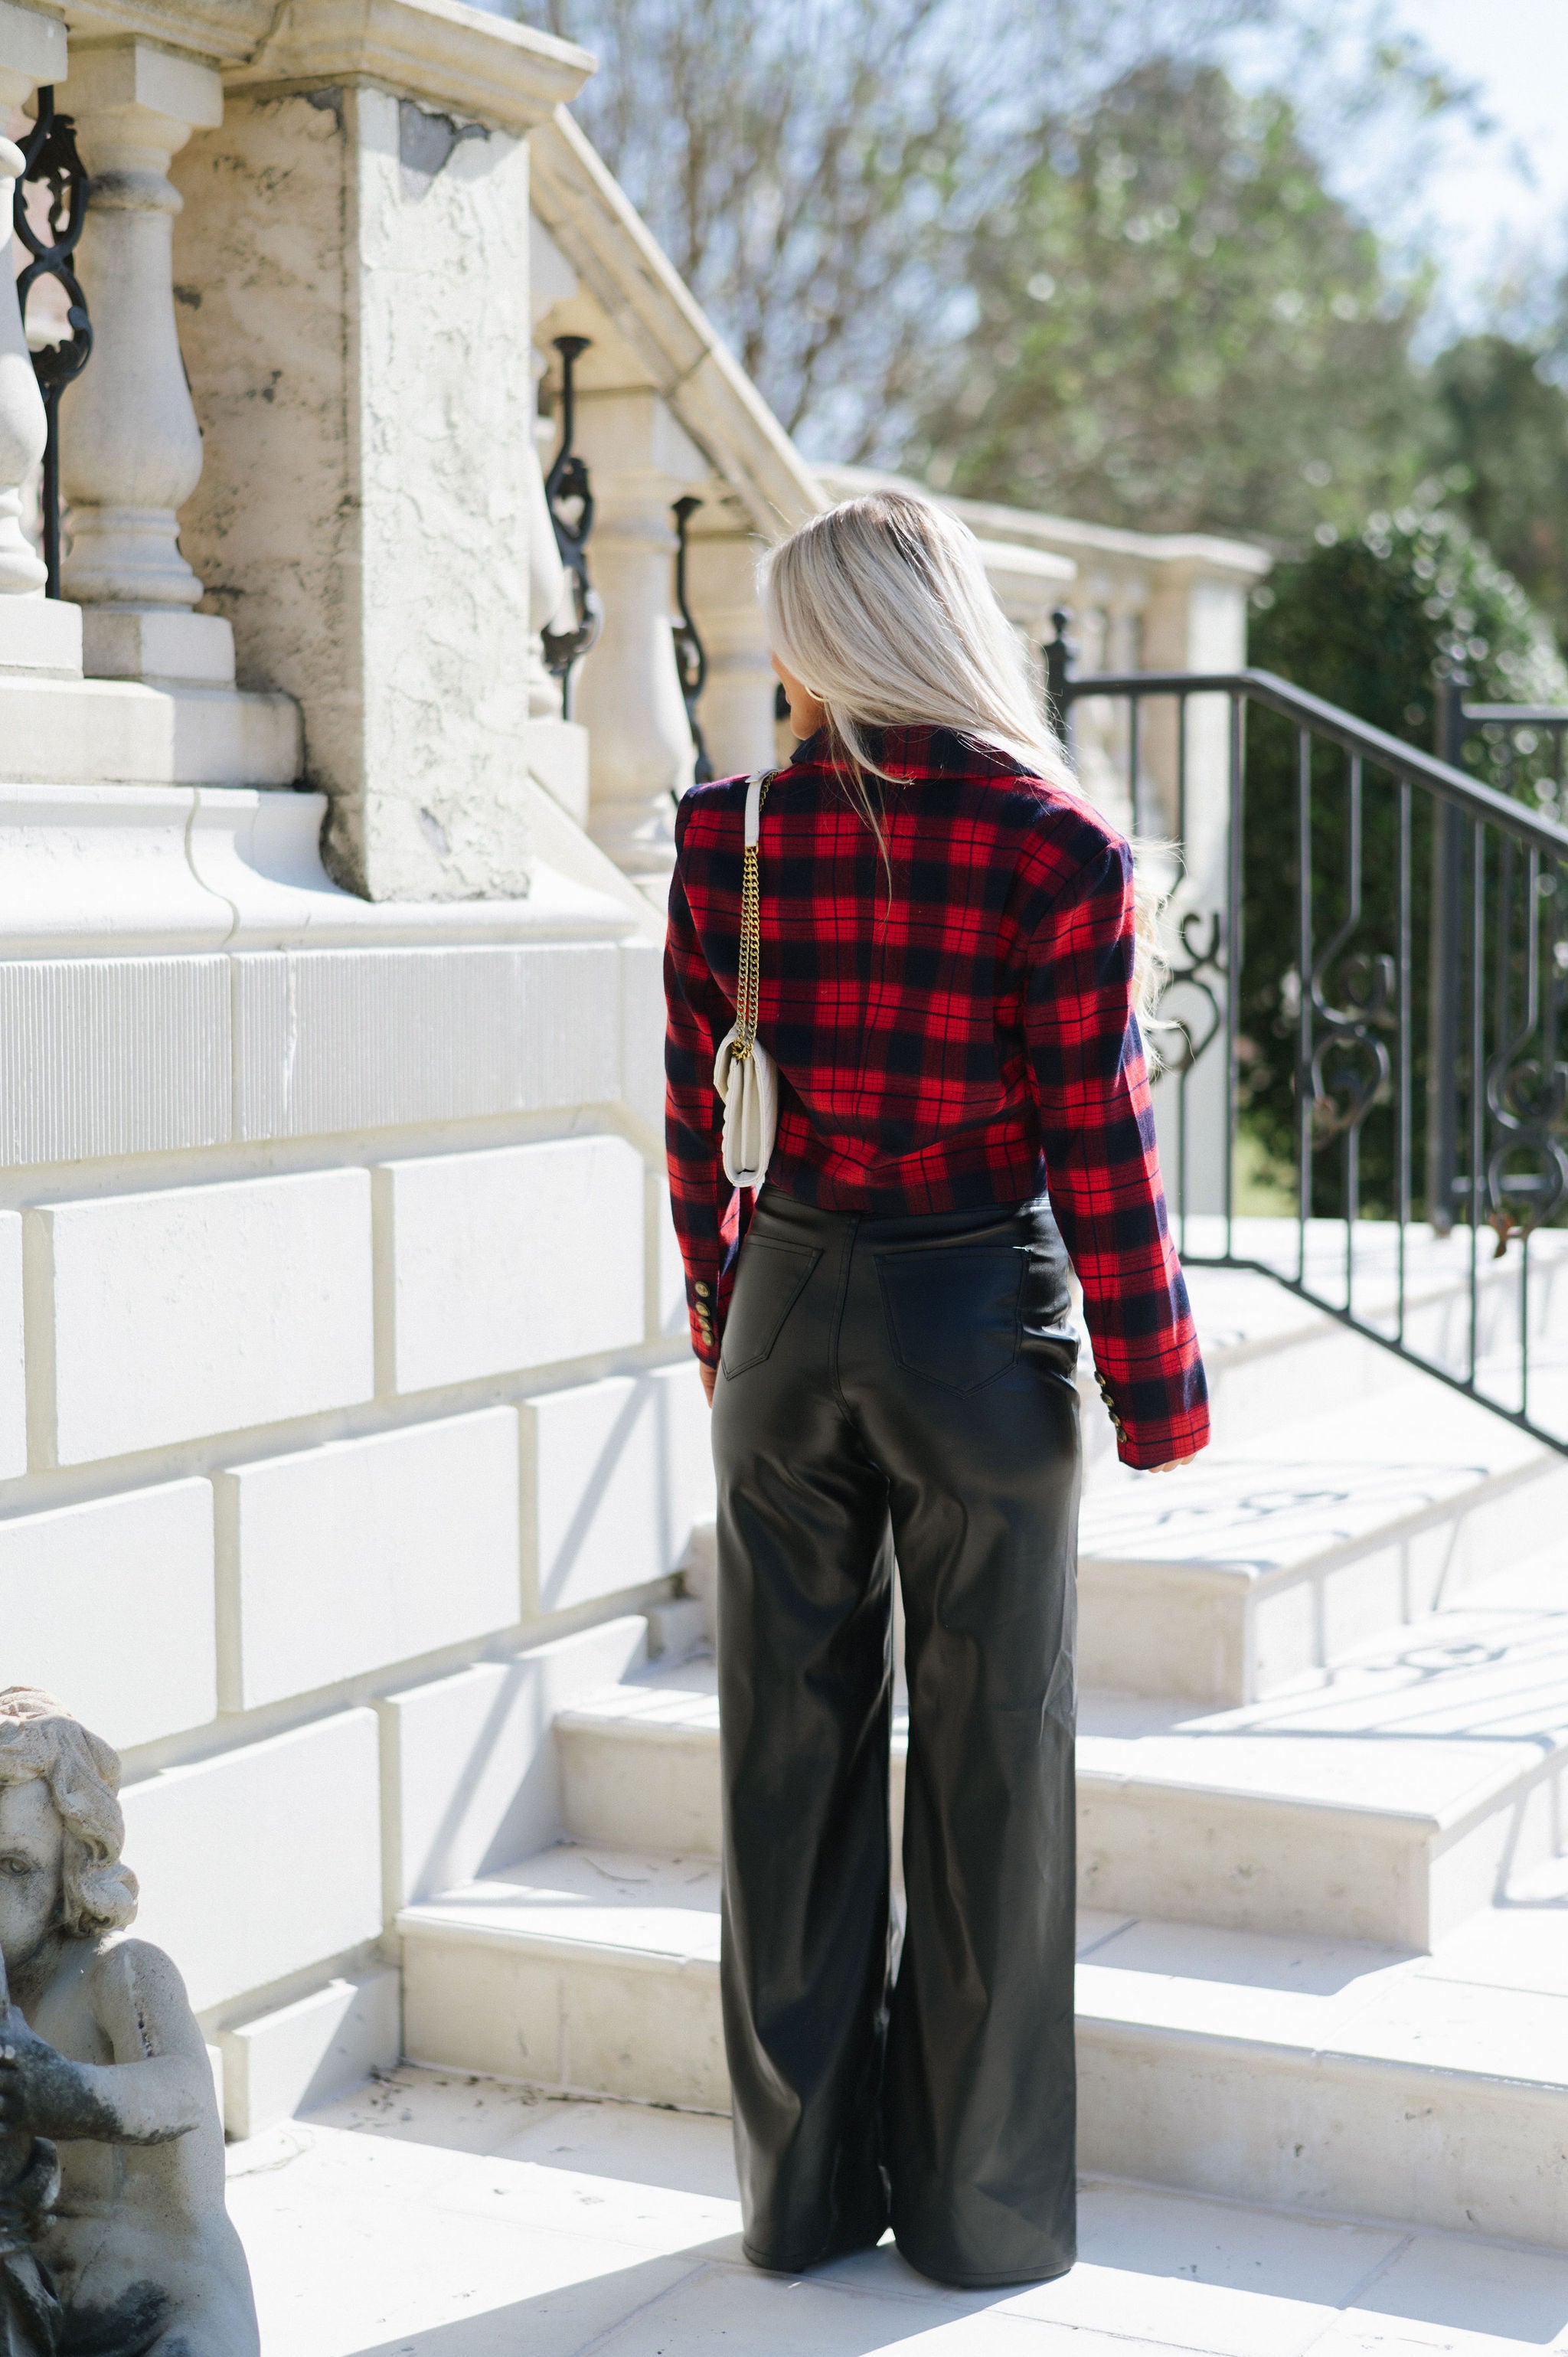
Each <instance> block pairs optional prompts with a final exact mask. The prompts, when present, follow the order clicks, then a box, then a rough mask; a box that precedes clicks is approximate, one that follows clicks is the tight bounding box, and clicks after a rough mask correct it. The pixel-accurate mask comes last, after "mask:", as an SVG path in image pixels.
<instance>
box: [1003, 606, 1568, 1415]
mask: <svg viewBox="0 0 1568 2357" xmlns="http://www.w3.org/2000/svg"><path fill="white" fill-rule="evenodd" d="M1063 640H1064V632H1063V629H1062V627H1061V625H1060V624H1059V623H1058V646H1059V645H1060V644H1061V643H1062V642H1063ZM1054 652H1055V650H1054V649H1047V679H1048V681H1049V687H1050V693H1051V697H1052V701H1053V703H1054V705H1056V707H1057V709H1058V712H1059V713H1060V714H1061V715H1062V716H1063V717H1066V716H1069V715H1070V716H1072V718H1073V719H1074V721H1075V723H1076V726H1077V731H1078V734H1079V738H1080V740H1081V739H1084V738H1086V737H1088V738H1091V739H1092V740H1093V742H1092V743H1091V744H1090V747H1089V748H1087V750H1088V752H1089V753H1090V754H1094V753H1096V752H1098V757H1099V758H1101V759H1109V760H1110V761H1112V764H1113V766H1114V767H1115V768H1116V769H1117V770H1119V771H1120V773H1121V774H1122V780H1123V783H1124V786H1125V790H1126V792H1127V799H1128V806H1129V811H1130V815H1131V820H1132V824H1133V831H1134V833H1143V834H1168V835H1174V837H1175V838H1176V846H1177V850H1176V857H1177V859H1178V861H1179V862H1180V863H1181V868H1180V873H1179V874H1178V877H1177V879H1176V887H1175V890H1174V895H1173V915H1174V919H1175V931H1176V942H1177V947H1176V952H1175V954H1174V955H1173V956H1172V958H1171V960H1170V965H1169V980H1168V982H1167V984H1166V985H1165V994H1164V996H1163V998H1162V1001H1161V1010H1160V1012H1161V1017H1162V1020H1163V1023H1164V1025H1165V1027H1166V1028H1165V1029H1164V1031H1163V1033H1162V1039H1163V1040H1164V1041H1166V1042H1169V1043H1171V1048H1172V1052H1170V1053H1169V1054H1168V1055H1167V1056H1166V1058H1165V1071H1166V1077H1165V1082H1163V1083H1162V1085H1161V1092H1160V1098H1159V1100H1158V1101H1159V1102H1160V1103H1161V1104H1162V1107H1163V1110H1162V1114H1161V1120H1162V1125H1164V1126H1168V1125H1170V1124H1171V1123H1173V1122H1174V1136H1167V1137H1166V1138H1165V1140H1164V1141H1163V1142H1164V1143H1165V1146H1166V1163H1167V1170H1166V1177H1167V1184H1168V1186H1169V1187H1170V1190H1171V1197H1172V1204H1173V1214H1174V1218H1175V1222H1176V1228H1177V1234H1178V1241H1179V1242H1180V1243H1181V1247H1182V1249H1183V1252H1184V1254H1185V1255H1186V1256H1187V1258H1188V1259H1190V1260H1191V1261H1192V1262H1193V1263H1194V1264H1195V1265H1219V1266H1227V1267H1235V1268H1246V1269H1255V1270H1258V1271H1259V1272H1261V1273H1262V1274H1265V1275H1270V1276H1273V1277H1276V1278H1279V1279H1280V1280H1281V1281H1282V1282H1283V1283H1284V1284H1286V1285H1287V1286H1290V1288H1291V1289H1292V1290H1293V1291H1294V1292H1295V1293H1297V1294H1299V1295H1300V1296H1301V1297H1303V1298H1305V1299H1306V1300H1309V1301H1311V1302H1312V1303H1313V1304H1314V1305H1315V1306H1316V1307H1317V1308H1320V1309H1323V1310H1325V1311H1326V1312H1327V1313H1329V1314H1330V1315H1332V1316H1333V1317H1335V1318H1338V1319H1340V1320H1341V1321H1342V1322H1344V1323H1345V1324H1347V1325H1348V1326H1350V1327H1352V1328H1354V1329H1356V1330H1357V1331H1359V1332H1360V1333H1363V1334H1366V1335H1368V1336H1369V1337H1370V1338H1371V1339H1372V1340H1376V1341H1378V1342H1379V1343H1380V1344H1382V1345H1384V1346H1385V1347H1386V1348H1388V1349H1390V1350H1391V1351H1395V1352H1397V1353H1398V1354H1399V1355H1400V1356H1401V1357H1402V1358H1403V1359H1405V1360H1406V1361H1410V1362H1412V1364H1415V1365H1419V1366H1421V1367H1423V1368H1424V1369H1426V1370H1427V1371H1428V1372H1431V1373H1433V1374H1435V1375H1437V1376H1439V1377H1440V1378H1441V1379H1442V1380H1443V1381H1444V1382H1445V1383H1450V1384H1452V1385H1453V1386H1454V1387H1455V1388H1456V1389H1458V1390H1460V1391H1462V1392H1465V1393H1466V1394H1468V1395H1469V1396H1471V1397H1472V1398H1475V1399H1477V1400H1479V1401H1481V1402H1483V1403H1484V1404H1485V1405H1487V1406H1488V1407H1490V1408H1493V1409H1495V1410H1496V1411H1497V1412H1498V1414H1500V1415H1505V1416H1507V1417H1508V1418H1509V1420H1510V1421H1511V1422H1513V1423H1514V1424H1516V1425H1519V1426H1521V1427H1523V1428H1524V1429H1525V1430H1527V1431H1529V1432H1530V1433H1531V1434H1532V1435H1534V1436H1535V1437H1537V1438H1539V1439H1541V1440H1542V1441H1545V1442H1548V1443H1549V1444H1550V1445H1551V1446H1552V1447H1554V1448H1558V1449H1561V1450H1563V1452H1564V1453H1568V1354H1565V1355H1564V1357H1563V1364H1562V1366H1561V1368H1560V1369H1558V1368H1555V1367H1552V1366H1551V1365H1550V1364H1549V1365H1548V1366H1547V1368H1546V1370H1545V1371H1544V1372H1542V1370H1541V1364H1540V1351H1539V1349H1538V1348H1535V1347H1533V1346H1535V1345H1536V1343H1537V1340H1538V1338H1537V1335H1536V1332H1535V1322H1536V1321H1537V1319H1538V1317H1539V1311H1540V1306H1541V1296H1540V1290H1539V1283H1538V1284H1537V1289H1536V1291H1535V1292H1534V1293H1533V1294H1532V1290H1531V1286H1532V1277H1538V1273H1539V1271H1540V1270H1541V1268H1542V1267H1544V1269H1545V1276H1546V1280H1547V1282H1548V1283H1550V1282H1551V1281H1552V1277H1553V1275H1554V1273H1556V1274H1557V1281H1558V1282H1559V1283H1560V1284H1562V1285H1565V1286H1568V1230H1565V1229H1564V1228H1563V1226H1562V1224H1561V1223H1562V1222H1563V1217H1564V1214H1565V1213H1568V1060H1565V1058H1568V827H1565V826H1563V824H1562V823H1559V821H1558V820H1557V819H1556V818H1554V817H1552V816H1551V815H1549V814H1548V813H1546V812H1545V811H1542V810H1540V809H1533V808H1531V807H1530V806H1529V805H1528V804H1527V803H1524V802H1517V801H1513V800H1511V799H1510V798H1509V795H1508V794H1506V793H1504V792H1501V791H1498V789H1497V788H1496V787H1494V786H1492V785H1489V784H1487V782H1486V781H1485V780H1482V779H1478V778H1475V777H1471V776H1468V775H1466V773H1465V772H1464V771H1463V770H1460V769H1458V768H1457V767H1456V766H1455V764H1454V763H1453V762H1452V761H1447V760H1443V759H1439V758H1438V757H1437V756H1436V755H1435V754H1432V753H1426V752H1423V751H1422V750H1421V749H1420V748H1417V747H1414V746H1411V745H1407V744H1404V743H1402V741H1401V740H1400V739H1399V738H1397V737H1391V736H1389V735H1387V734H1386V733H1385V732H1384V731H1383V730H1381V729H1380V728H1375V727H1373V726H1370V725H1369V723H1367V722H1364V721H1361V720H1359V719H1357V718H1356V716H1354V715H1353V714H1351V713H1348V712H1345V711H1343V710H1341V709H1340V708H1339V707H1338V706H1337V705H1331V704H1328V703H1326V702H1325V701H1324V700H1323V699H1322V698H1321V697H1319V696H1316V695H1312V694H1308V693H1307V692H1306V691H1305V689H1302V688H1298V687H1295V686H1293V685H1292V684H1291V683H1289V682H1288V681H1286V680H1283V679H1279V678H1277V677H1275V676H1274V675H1273V673H1268V672H1262V671H1251V670H1242V671H1236V672H1219V673H1187V672H1164V673H1148V672H1135V673H1098V674H1094V675H1090V676H1087V677H1073V676H1071V675H1070V673H1069V666H1068V664H1067V663H1066V662H1064V660H1063V658H1062V657H1061V655H1060V654H1057V659H1056V662H1055V665H1054V668H1053V667H1052V666H1051V664H1050V662H1049V658H1050V656H1051V655H1052V654H1053V653H1054ZM1205 698H1208V699H1211V707H1210V710H1211V718H1210V722H1209V724H1208V732H1207V742H1208V752H1207V754H1204V753H1201V752H1200V753H1199V754H1198V755H1197V756H1196V757H1195V755H1194V754H1193V750H1192V745H1191V739H1192V737H1193V734H1194V731H1193V727H1192V726H1191V722H1192V707H1193V705H1194V704H1195V703H1200V702H1201V700H1202V699H1205ZM1093 699H1099V700H1101V701H1102V702H1103V703H1105V704H1106V705H1108V706H1109V707H1110V711H1109V712H1108V713H1107V714H1105V715H1102V716H1101V721H1100V723H1098V724H1097V723H1096V721H1095V718H1094V716H1093V715H1092V713H1091V712H1090V711H1087V710H1086V709H1085V706H1086V705H1089V704H1090V701H1091V700H1093ZM1221 700H1222V710H1223V722H1224V726H1223V735H1222V736H1221V732H1220V728H1219V716H1220V714H1219V708H1218V707H1219V705H1220V703H1221ZM1162 704H1163V705H1164V707H1165V711H1166V712H1170V711H1171V709H1172V707H1173V706H1174V726H1171V725H1168V724H1167V725H1166V726H1165V732H1164V735H1163V737H1161V736H1160V734H1159V730H1158V717H1159V716H1158V713H1157V711H1155V710H1154V709H1152V707H1157V706H1159V705H1162ZM1481 709H1482V710H1487V707H1481ZM1262 716H1267V717H1266V719H1265V718H1263V717H1262ZM1488 716H1490V714H1489V712H1488ZM1514 716H1515V715H1514V714H1513V713H1512V712H1510V714H1509V717H1510V718H1513V717H1514ZM1541 717H1542V718H1543V719H1544V717H1545V716H1544V715H1542V716H1541ZM1563 718H1564V719H1565V720H1568V715H1564V716H1563ZM1250 722H1251V725H1249V724H1250ZM1195 758H1196V759H1198V760H1199V761H1200V762H1202V763H1205V764H1206V766H1205V767H1203V768H1202V770H1201V771H1199V770H1195V769H1194V766H1193V764H1194V759H1195ZM1162 762H1163V774H1162V773H1161V772H1162ZM1195 793H1197V794H1198V795H1199V796H1200V797H1201V798H1202V802H1203V807H1202V808H1201V809H1199V808H1198V807H1197V803H1195V802H1194V800H1193V797H1194V795H1195ZM1189 843H1196V844H1197V845H1205V844H1207V845H1208V849H1207V851H1206V852H1205V851H1203V850H1201V849H1200V850H1199V853H1198V856H1199V857H1202V858H1206V860H1207V867H1206V871H1205V872H1204V873H1203V874H1201V875H1199V874H1197V873H1194V872H1191V870H1190V867H1189V864H1188V853H1187V849H1186V848H1185V846H1187V845H1189ZM1445 856H1446V860H1447V866H1446V867H1445V866H1444V858H1445ZM1250 901H1251V902H1254V903H1255V904H1256V905H1257V906H1258V907H1260V908H1262V909H1266V910H1267V911H1268V915H1267V920H1266V921H1265V922H1260V923H1259V924H1257V925H1256V926H1255V927H1254V934H1255V938H1253V939H1252V940H1251V941H1250V940H1249V939H1248V934H1247V925H1246V912H1247V908H1248V905H1249V902H1250ZM1450 904H1453V905H1456V906H1457V908H1458V909H1459V911H1460V912H1461V915H1462V919H1463V922H1462V924H1461V925H1460V927H1459V929H1458V931H1457V933H1456V934H1449V933H1445V931H1444V926H1443V924H1442V922H1441V921H1440V919H1441V913H1442V909H1444V907H1446V906H1449V905H1450ZM1439 968H1440V969H1441V971H1438V970H1437V969H1439ZM1444 993H1446V995H1447V1003H1451V1004H1452V1006H1454V1007H1455V1008H1456V1009H1457V1010H1458V1012H1459V1016H1460V1023H1459V1031H1458V1037H1457V1040H1456V1043H1455V1049H1454V1051H1453V1053H1452V1056H1451V1057H1450V1059H1449V1060H1448V1061H1447V1063H1446V1064H1445V1065H1444V1067H1443V1068H1442V1069H1437V1068H1435V1067H1434V1054H1433V1033H1432V1030H1431V1026H1430V1022H1429V1020H1428V1017H1429V1016H1430V1013H1431V1009H1432V1007H1433V1006H1434V1004H1435V1003H1436V1002H1437V1000H1438V999H1439V998H1441V997H1442V996H1443V995H1444ZM1265 1034H1266V1035H1267V1036H1265ZM1444 1090H1446V1091H1448V1092H1449V1093H1450V1096H1451V1099H1452V1102H1453V1105H1454V1108H1455V1113H1456V1115H1457V1116H1458V1118H1456V1121H1455V1135H1456V1138H1457V1141H1458V1149H1457V1150H1458V1155H1459V1160H1460V1163H1461V1165H1462V1168H1461V1171H1460V1174H1459V1176H1458V1179H1457V1180H1456V1182H1455V1183H1456V1186H1457V1189H1458V1192H1457V1194H1456V1195H1451V1196H1446V1197H1444V1200H1442V1201H1440V1202H1433V1201H1425V1202H1423V1193H1425V1192H1427V1191H1428V1190H1429V1189H1430V1182H1431V1166H1430V1158H1429V1162H1428V1167H1427V1170H1426V1174H1425V1178H1426V1186H1425V1187H1423V1186H1422V1185H1420V1184H1418V1179H1417V1169H1416V1155H1415V1138H1416V1136H1417V1135H1420V1134H1421V1131H1422V1129H1423V1114H1427V1113H1429V1111H1430V1105H1431V1103H1432V1102H1434V1101H1437V1100H1438V1099H1440V1098H1441V1096H1442V1093H1443V1092H1444ZM1287 1133H1289V1135H1290V1137H1291V1143H1292V1146H1293V1148H1294V1152H1293V1154H1291V1155H1289V1156H1287V1155H1286V1153H1285V1152H1284V1150H1283V1139H1284V1137H1285V1136H1286V1135H1287ZM1242 1153H1246V1154H1247V1155H1248V1156H1250V1157H1252V1158H1253V1160H1254V1161H1256V1160H1257V1159H1259V1158H1260V1157H1262V1158H1263V1159H1264V1160H1266V1161H1267V1166H1268V1172H1269V1177H1270V1183H1271V1184H1272V1185H1273V1188H1274V1189H1275V1193H1274V1197H1273V1200H1277V1201H1282V1202H1283V1203H1284V1204H1285V1205H1286V1206H1287V1209H1286V1212H1285V1220H1284V1224H1283V1227H1282V1226H1280V1225H1279V1224H1278V1223H1276V1224H1274V1225H1272V1226H1269V1227H1268V1228H1267V1229H1266V1231H1265V1230H1263V1229H1260V1228H1257V1227H1254V1226H1253V1225H1252V1221H1253V1219H1254V1216H1255V1215H1254V1213H1252V1212H1251V1211H1245V1210H1243V1209H1242V1207H1241V1206H1240V1204H1239V1201H1238V1194H1239V1185H1240V1180H1239V1169H1238V1165H1239V1159H1240V1156H1241V1154H1242ZM1293 1198H1294V1201H1293V1200H1292V1199H1293ZM1455 1211H1456V1212H1457V1218H1458V1221H1459V1222H1462V1223H1463V1225H1464V1226H1465V1228H1466V1230H1467V1232H1468V1237H1469V1251H1468V1254H1467V1256H1465V1257H1463V1258H1462V1259H1461V1261H1460V1264H1459V1265H1458V1266H1455V1264H1454V1260H1453V1251H1454V1249H1455V1248H1454V1247H1450V1248H1447V1255H1446V1257H1445V1256H1444V1252H1445V1248H1444V1246H1442V1245H1441V1244H1440V1243H1439V1244H1435V1245H1428V1244H1426V1243H1424V1242H1423V1241H1421V1240H1419V1239H1418V1238H1417V1235H1416V1230H1417V1226H1418V1224H1419V1223H1420V1222H1423V1220H1424V1221H1425V1222H1427V1223H1429V1224H1430V1225H1431V1227H1432V1228H1433V1230H1434V1232H1435V1234H1436V1235H1438V1236H1441V1235H1442V1234H1443V1233H1444V1232H1445V1227H1446V1225H1447V1224H1452V1223H1453V1222H1454V1214H1455ZM1553 1223H1556V1225H1555V1227H1554V1224H1553ZM1293 1228H1294V1243H1292V1242H1291V1241H1290V1231H1291V1230H1292V1229H1293ZM1549 1231H1551V1232H1549ZM1559 1236H1560V1237H1561V1243H1560V1244H1559V1243H1558V1241H1557V1240H1558V1237H1559ZM1483 1238H1484V1239H1485V1246H1484V1247H1483ZM1457 1249H1458V1250H1459V1251H1460V1252H1461V1254H1462V1251H1463V1248H1462V1247H1457ZM1483 1249H1484V1250H1485V1254H1486V1257H1485V1259H1484V1258H1483ZM1542 1255H1544V1256H1545V1257H1544V1260H1543V1259H1542ZM1498 1262H1502V1263H1503V1264H1504V1265H1502V1266H1501V1267H1499V1266H1498V1265H1497V1264H1498ZM1455 1313H1457V1314H1456V1315H1455ZM1561 1322H1562V1323H1563V1324H1564V1325H1568V1320H1563V1321H1561ZM1554 1386H1555V1390H1554V1388H1553V1387H1554ZM1543 1401H1544V1404H1543Z"/></svg>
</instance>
